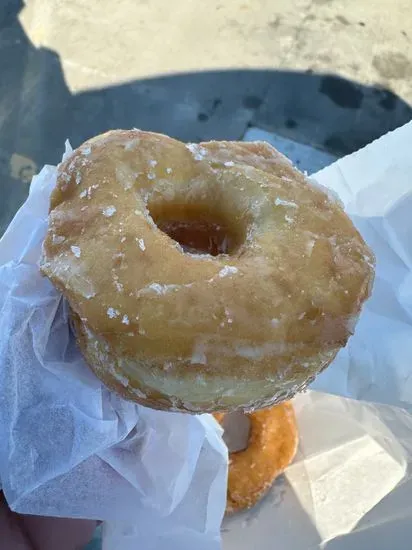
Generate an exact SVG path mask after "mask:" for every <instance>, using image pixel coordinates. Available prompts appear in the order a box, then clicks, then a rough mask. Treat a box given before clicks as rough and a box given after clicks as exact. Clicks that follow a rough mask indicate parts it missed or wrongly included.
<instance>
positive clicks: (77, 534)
mask: <svg viewBox="0 0 412 550" xmlns="http://www.w3.org/2000/svg"><path fill="white" fill-rule="evenodd" d="M96 525H97V523H96V522H95V521H90V520H81V519H63V518H46V517H40V516H24V515H19V514H15V513H13V512H11V511H10V509H9V507H8V506H7V503H6V500H5V498H4V495H3V493H2V492H0V550H57V549H58V550H82V549H83V548H84V546H85V545H86V544H87V543H88V542H90V540H91V539H92V538H93V533H94V530H95V529H96Z"/></svg>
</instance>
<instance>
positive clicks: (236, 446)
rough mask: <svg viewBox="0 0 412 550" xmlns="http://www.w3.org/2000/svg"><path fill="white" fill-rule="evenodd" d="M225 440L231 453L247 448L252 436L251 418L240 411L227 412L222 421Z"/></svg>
mask: <svg viewBox="0 0 412 550" xmlns="http://www.w3.org/2000/svg"><path fill="white" fill-rule="evenodd" d="M222 428H223V430H224V433H223V441H224V442H225V443H226V446H227V448H228V449H229V452H230V453H240V452H242V451H244V450H245V449H247V447H248V444H249V437H250V419H249V417H248V416H247V415H246V414H244V413H243V412H240V411H235V412H232V413H227V414H225V416H224V418H223V421H222Z"/></svg>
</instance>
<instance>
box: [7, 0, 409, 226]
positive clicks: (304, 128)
mask: <svg viewBox="0 0 412 550" xmlns="http://www.w3.org/2000/svg"><path fill="white" fill-rule="evenodd" d="M3 2H5V3H4V4H3V3H2V7H0V74H1V78H0V234H1V233H2V232H3V231H4V229H5V227H6V226H7V224H8V223H9V222H10V220H11V218H12V216H13V215H14V213H15V211H16V210H17V208H18V207H19V206H20V204H21V203H22V202H23V200H24V198H25V197H26V195H27V192H28V183H29V182H30V180H31V176H32V175H33V173H35V172H36V171H37V170H38V169H39V168H41V166H42V165H43V164H46V163H49V164H50V163H56V162H58V161H59V159H60V158H61V154H62V151H63V146H64V141H65V140H66V138H69V139H70V141H71V143H72V145H73V146H78V145H79V144H80V143H81V142H83V141H84V140H85V139H87V138H89V137H91V136H93V135H95V134H98V133H100V132H103V131H105V130H107V129H110V128H130V127H138V128H141V129H146V130H153V131H158V132H164V133H166V134H169V135H171V136H174V137H177V138H179V139H182V140H186V141H199V140H208V139H241V138H242V136H243V134H244V132H245V131H246V129H247V128H248V126H255V125H256V126H258V127H260V128H263V129H266V130H269V131H273V132H276V133H278V134H280V135H282V136H285V137H289V138H291V139H293V140H295V141H298V142H301V143H307V144H310V145H312V146H314V147H317V148H320V149H324V150H327V151H329V152H332V153H335V154H337V155H343V154H346V153H350V152H352V151H354V150H356V149H358V148H359V147H361V146H363V145H365V144H367V143H369V142H370V141H372V140H373V139H375V138H377V137H379V136H381V135H382V134H384V133H386V132H387V131H389V130H392V129H394V128H396V127H398V126H400V125H402V124H404V123H406V122H407V121H409V120H410V119H411V118H412V108H411V106H410V105H408V104H406V103H405V102H404V101H403V100H402V99H400V98H399V97H397V96H396V95H394V94H393V93H392V92H391V91H390V90H387V89H379V88H374V87H368V86H363V85H360V84H358V83H355V82H350V81H348V80H345V79H342V78H339V77H336V76H334V75H319V74H312V73H310V72H306V73H302V72H293V71H277V70H246V69H245V70H222V71H210V72H199V73H189V74H174V75H169V76H159V77H156V78H150V79H142V80H136V81H132V82H129V83H126V84H121V85H113V86H110V87H107V88H103V89H97V90H91V91H87V92H84V93H80V94H76V95H73V94H71V92H70V90H69V89H68V87H67V85H66V82H65V79H64V75H63V72H62V68H61V64H60V59H59V56H58V55H57V54H56V53H55V52H53V51H50V50H48V49H44V48H40V49H37V48H36V47H35V46H34V45H33V44H32V43H31V42H30V40H29V38H28V37H27V35H26V34H25V32H24V29H23V28H22V27H21V25H20V23H19V21H18V19H17V15H18V13H19V11H20V9H21V8H22V7H23V3H22V1H21V0H3Z"/></svg>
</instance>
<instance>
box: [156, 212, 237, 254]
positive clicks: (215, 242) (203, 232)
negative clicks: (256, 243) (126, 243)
mask: <svg viewBox="0 0 412 550" xmlns="http://www.w3.org/2000/svg"><path fill="white" fill-rule="evenodd" d="M148 209H149V213H150V215H151V217H152V219H153V221H154V223H155V224H156V225H157V227H158V228H159V229H160V231H162V232H163V233H165V234H166V235H168V236H169V237H170V238H171V239H173V240H174V241H176V242H177V243H179V244H180V246H181V247H182V249H183V251H184V252H186V253H190V254H209V255H211V256H218V255H219V254H234V253H235V252H236V251H237V250H238V249H239V247H240V246H241V245H242V244H243V242H244V240H245V232H244V231H241V230H239V228H238V227H237V225H236V223H234V222H233V221H230V220H228V219H226V217H225V216H224V215H223V214H222V213H221V212H213V213H212V212H211V211H210V207H206V206H203V205H194V204H185V205H176V204H168V205H161V206H159V205H152V206H150V205H149V208H148Z"/></svg>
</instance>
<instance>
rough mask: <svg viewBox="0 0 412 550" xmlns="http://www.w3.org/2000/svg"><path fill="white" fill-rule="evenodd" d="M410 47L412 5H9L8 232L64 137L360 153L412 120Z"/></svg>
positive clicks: (257, 1) (4, 66)
mask: <svg viewBox="0 0 412 550" xmlns="http://www.w3.org/2000/svg"><path fill="white" fill-rule="evenodd" d="M411 41H412V10H410V2H409V0H363V1H358V2H354V1H353V0H277V1H276V2H273V0H224V1H223V0H208V2H196V1H194V0H176V1H175V2H174V5H173V10H171V9H170V7H169V6H167V7H166V5H165V3H164V0H140V1H139V2H137V1H136V0H118V1H117V2H116V3H115V4H114V3H113V2H112V1H111V0H99V2H90V1H86V0H70V2H65V1H62V0H26V2H23V0H1V2H0V74H1V79H0V234H1V232H2V230H4V229H5V227H6V226H7V224H8V222H9V221H10V219H11V217H12V215H13V214H14V212H15V210H16V209H17V208H18V206H19V205H20V204H21V202H22V201H23V200H24V198H25V196H26V195H27V192H28V182H29V181H30V179H31V176H32V174H33V173H35V172H36V171H37V170H38V169H39V168H40V167H41V166H42V165H43V164H45V163H56V162H58V160H59V158H60V156H61V153H62V150H63V144H64V141H65V139H66V138H69V139H70V140H71V142H72V144H73V145H74V146H77V145H79V144H80V143H81V142H82V141H83V140H85V139H87V138H88V137H90V136H92V135H95V134H97V133H99V132H102V131H104V130H107V129H109V128H119V127H123V128H129V127H133V126H136V127H139V128H143V129H150V130H155V131H160V132H165V133H167V134H170V135H172V136H175V137H177V138H180V139H182V140H187V141H198V140H207V139H212V138H213V139H242V138H243V137H244V135H245V133H246V132H247V130H248V129H249V128H250V127H254V128H257V129H261V130H266V131H268V132H269V133H271V134H274V135H276V136H280V138H286V139H288V140H291V141H293V142H297V143H303V144H307V145H310V146H311V147H314V148H316V149H320V150H324V151H326V152H329V153H331V154H332V155H334V156H340V155H343V154H345V153H349V152H351V151H353V150H356V149H357V148H359V147H361V146H363V145H364V144H366V143H368V142H369V141H371V140H373V139H375V138H376V137H378V136H380V135H382V134H383V133H385V132H387V131H388V130H390V129H393V128H395V127H397V126H399V125H401V124H404V123H405V122H407V121H408V120H410V119H411V118H412V108H411V105H412V48H411Z"/></svg>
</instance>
